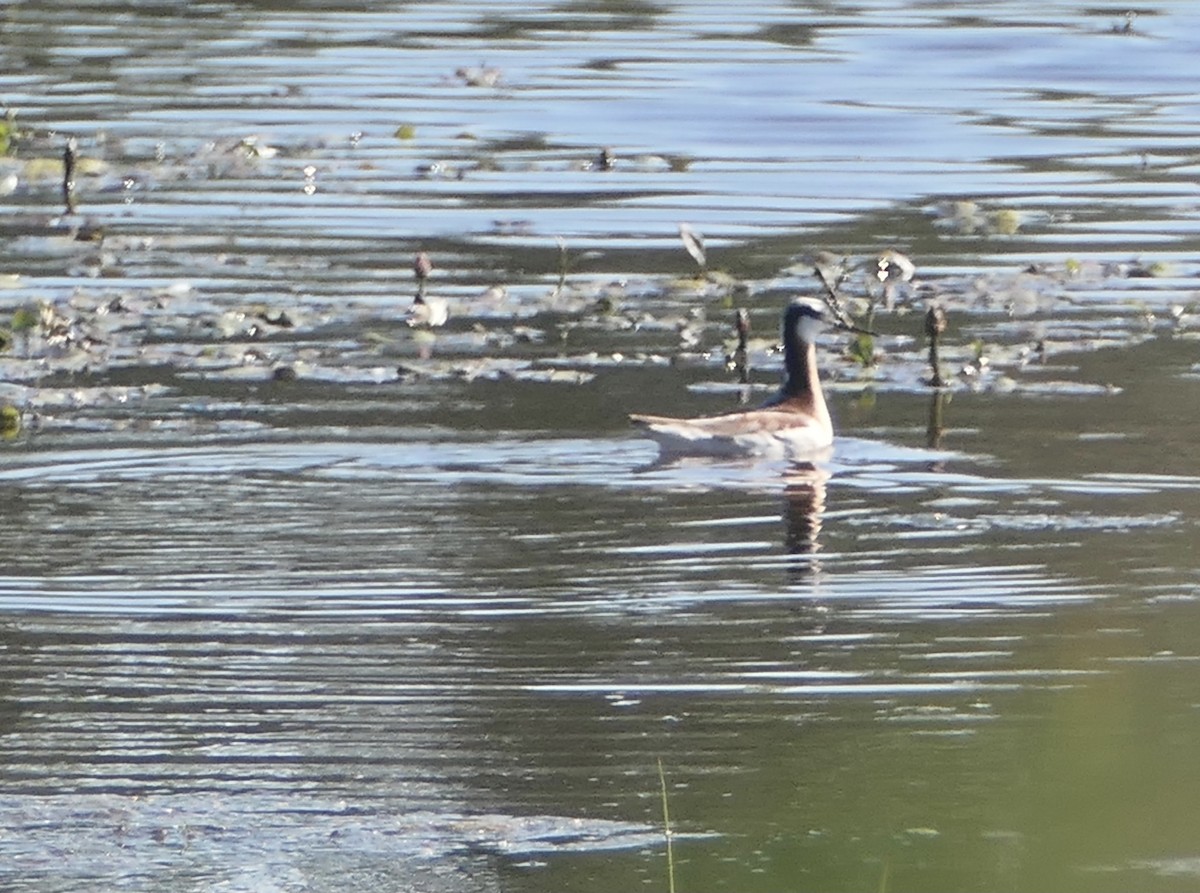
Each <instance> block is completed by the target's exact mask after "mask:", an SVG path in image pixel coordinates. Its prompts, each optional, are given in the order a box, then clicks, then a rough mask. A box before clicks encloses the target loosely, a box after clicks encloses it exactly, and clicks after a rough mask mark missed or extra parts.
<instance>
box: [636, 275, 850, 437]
mask: <svg viewBox="0 0 1200 893" xmlns="http://www.w3.org/2000/svg"><path fill="white" fill-rule="evenodd" d="M825 311H826V308H825V305H824V304H822V303H821V302H820V301H816V300H813V299H810V298H797V299H795V300H794V301H792V303H791V304H789V305H788V308H787V310H786V311H785V312H784V315H783V368H784V378H783V386H782V387H781V388H780V390H779V393H778V394H777V395H776V396H775V397H774V398H772V399H771V400H769V401H768V402H767V403H765V404H764V405H763V406H761V407H758V408H756V409H743V410H737V411H736V412H727V413H723V414H721V415H713V416H702V417H700V418H693V419H678V418H669V417H666V416H655V415H641V414H635V415H631V416H630V417H629V418H630V420H631V421H632V422H633V423H634V424H635V425H638V426H640V427H642V428H645V429H646V431H647V432H648V433H649V434H650V435H651V436H652V437H653V438H654V439H655V440H656V441H657V442H658V444H659V447H660V448H661V449H662V451H663V452H665V453H674V454H678V453H688V454H703V455H710V456H733V455H747V454H749V455H769V456H780V457H788V458H803V457H809V458H811V457H813V456H814V454H817V453H820V452H822V451H824V450H825V449H827V448H828V447H829V446H831V445H832V444H833V422H832V420H831V419H830V418H829V409H828V407H826V405H825V395H824V393H823V392H822V391H821V380H820V377H819V376H818V373H817V351H816V337H817V334H818V333H819V332H820V331H821V329H822V328H823V327H824V326H825V325H826V324H827V323H831V322H832V324H834V325H837V323H836V322H833V321H832V320H830V319H829V318H828V317H827V315H826V312H825Z"/></svg>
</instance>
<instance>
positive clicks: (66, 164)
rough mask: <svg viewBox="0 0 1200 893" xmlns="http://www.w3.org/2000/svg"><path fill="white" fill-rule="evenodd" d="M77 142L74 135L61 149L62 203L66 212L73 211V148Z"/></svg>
mask: <svg viewBox="0 0 1200 893" xmlns="http://www.w3.org/2000/svg"><path fill="white" fill-rule="evenodd" d="M77 146H78V143H77V142H76V141H75V137H71V138H70V139H68V140H67V147H66V148H65V149H63V182H62V193H63V204H64V205H66V208H67V211H66V213H68V214H74V213H75V149H76V147H77Z"/></svg>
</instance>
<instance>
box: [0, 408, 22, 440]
mask: <svg viewBox="0 0 1200 893" xmlns="http://www.w3.org/2000/svg"><path fill="white" fill-rule="evenodd" d="M20 433H21V410H19V409H18V408H17V407H15V406H12V405H10V404H8V403H4V404H0V438H2V439H4V440H15V439H16V437H17V435H19V434H20Z"/></svg>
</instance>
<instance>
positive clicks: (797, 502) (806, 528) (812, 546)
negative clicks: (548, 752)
mask: <svg viewBox="0 0 1200 893" xmlns="http://www.w3.org/2000/svg"><path fill="white" fill-rule="evenodd" d="M828 480H829V472H828V471H827V470H826V469H824V468H822V467H821V466H819V465H815V464H813V463H811V462H799V463H796V464H794V465H792V466H791V467H790V468H789V469H788V470H787V472H786V473H785V474H784V476H783V481H784V485H783V527H784V534H783V545H784V548H785V549H786V550H787V552H788V554H789V555H792V556H793V557H794V558H795V559H797V560H796V561H795V562H794V563H793V566H792V571H793V573H794V574H796V575H797V576H798V577H804V576H809V575H813V574H816V573H818V572H819V571H820V570H821V562H820V559H819V558H818V557H817V553H818V552H820V550H821V543H820V534H821V523H822V516H823V515H824V513H825V482H826V481H828Z"/></svg>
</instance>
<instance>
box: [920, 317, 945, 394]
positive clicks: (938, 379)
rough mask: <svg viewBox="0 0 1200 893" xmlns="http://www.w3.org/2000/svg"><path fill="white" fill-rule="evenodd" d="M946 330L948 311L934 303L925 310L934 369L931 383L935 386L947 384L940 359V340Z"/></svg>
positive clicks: (930, 360)
mask: <svg viewBox="0 0 1200 893" xmlns="http://www.w3.org/2000/svg"><path fill="white" fill-rule="evenodd" d="M944 331H946V311H945V310H943V309H942V308H941V307H939V306H938V305H936V304H934V305H932V306H931V307H930V308H929V309H928V310H926V311H925V336H926V337H927V338H928V339H929V367H930V369H932V370H933V376H932V377H931V378H930V379H929V384H930V385H931V386H933V387H935V388H940V387H945V385H946V381H945V379H943V378H942V367H941V363H940V362H939V359H938V342H939V341H940V339H941V337H942V332H944Z"/></svg>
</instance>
